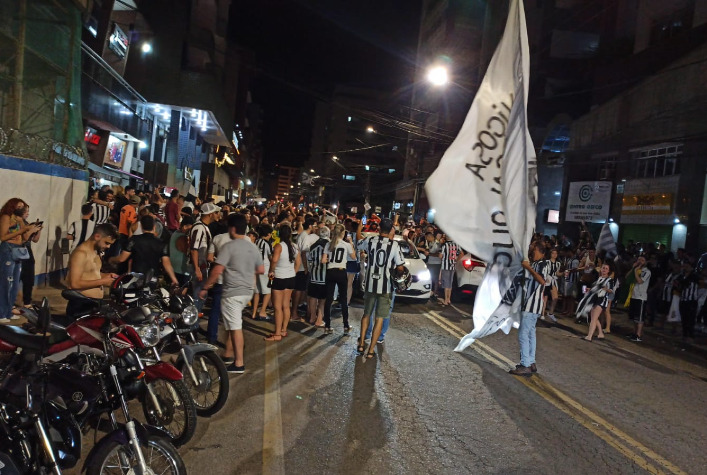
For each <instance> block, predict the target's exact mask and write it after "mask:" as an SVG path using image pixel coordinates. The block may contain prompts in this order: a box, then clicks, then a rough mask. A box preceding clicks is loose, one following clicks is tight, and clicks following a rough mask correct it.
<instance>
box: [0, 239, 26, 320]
mask: <svg viewBox="0 0 707 475" xmlns="http://www.w3.org/2000/svg"><path fill="white" fill-rule="evenodd" d="M13 247H20V246H19V245H17V244H10V243H9V242H3V243H0V318H10V317H12V307H13V306H14V305H15V300H17V295H18V294H19V293H20V287H21V286H22V281H21V280H20V274H21V273H22V261H16V260H14V259H13V258H12V248H13Z"/></svg>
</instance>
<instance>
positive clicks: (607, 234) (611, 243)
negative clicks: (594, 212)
mask: <svg viewBox="0 0 707 475" xmlns="http://www.w3.org/2000/svg"><path fill="white" fill-rule="evenodd" d="M599 251H605V252H606V258H607V259H613V258H614V257H616V254H617V252H616V241H615V240H614V235H613V234H612V233H611V228H610V227H609V223H606V224H605V225H604V226H602V228H601V232H600V233H599V240H598V241H597V253H598V252H599Z"/></svg>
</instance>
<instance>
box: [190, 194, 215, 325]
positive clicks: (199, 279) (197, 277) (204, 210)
mask: <svg viewBox="0 0 707 475" xmlns="http://www.w3.org/2000/svg"><path fill="white" fill-rule="evenodd" d="M220 209H221V208H219V207H218V206H216V205H215V204H213V203H204V204H203V205H201V217H200V219H199V221H197V222H196V224H194V226H193V227H192V228H191V232H190V234H189V243H190V250H189V255H190V257H191V263H192V266H193V267H194V282H193V289H194V300H195V304H196V308H198V309H199V311H201V310H202V308H203V307H204V301H203V300H202V299H201V298H200V297H199V293H200V292H201V289H202V286H203V285H204V282H205V281H206V278H207V277H208V268H209V262H208V251H209V246H210V245H211V239H212V237H211V231H209V224H211V223H212V222H213V221H214V219H215V217H216V213H217V212H218V211H219V210H220Z"/></svg>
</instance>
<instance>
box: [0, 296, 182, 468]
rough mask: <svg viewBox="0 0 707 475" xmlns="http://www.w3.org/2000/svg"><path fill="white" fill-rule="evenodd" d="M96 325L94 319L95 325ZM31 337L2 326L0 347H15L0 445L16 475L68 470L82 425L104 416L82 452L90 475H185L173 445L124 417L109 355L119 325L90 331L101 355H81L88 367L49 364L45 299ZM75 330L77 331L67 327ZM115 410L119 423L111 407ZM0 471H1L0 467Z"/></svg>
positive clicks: (116, 350)
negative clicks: (103, 426)
mask: <svg viewBox="0 0 707 475" xmlns="http://www.w3.org/2000/svg"><path fill="white" fill-rule="evenodd" d="M94 323H95V322H94ZM36 327H37V334H31V333H29V332H27V331H26V330H24V329H22V328H19V327H13V326H5V325H2V326H0V351H3V352H11V351H12V352H14V355H13V356H12V357H11V358H10V360H9V361H8V362H7V364H6V365H5V366H3V368H2V370H0V447H2V450H3V451H4V452H5V456H8V457H9V458H10V462H11V463H12V464H13V465H14V468H16V469H17V471H18V473H21V474H23V475H24V474H49V473H51V474H55V475H59V474H61V473H62V469H68V468H72V467H74V466H75V465H76V464H77V463H78V461H79V458H80V455H81V443H82V440H81V439H82V437H81V429H82V428H86V427H87V426H88V424H89V421H96V420H97V419H100V417H101V416H102V415H103V414H107V415H108V417H109V420H110V422H111V424H112V427H113V430H112V431H111V432H110V433H108V434H107V435H106V436H104V437H103V438H101V439H100V440H99V441H98V442H97V443H96V444H95V445H94V447H93V449H92V450H91V451H90V453H89V454H88V457H87V458H86V462H85V465H84V470H85V471H86V473H87V474H88V475H96V474H110V473H122V474H127V473H131V474H133V473H134V474H145V475H147V474H155V473H167V474H175V475H178V474H185V473H186V469H185V467H184V463H183V461H182V459H181V457H180V455H179V453H178V452H177V450H176V449H175V448H174V446H172V444H170V443H169V441H168V439H167V438H166V437H165V436H164V435H165V434H164V433H163V432H162V431H160V430H159V429H156V428H153V427H149V426H143V425H142V424H140V423H139V422H137V421H135V420H134V419H132V418H131V417H130V413H129V411H128V405H127V399H126V397H125V393H124V391H123V387H122V385H121V381H120V378H119V376H118V373H119V367H118V365H117V364H116V363H117V362H118V359H117V358H115V356H117V355H118V354H120V353H121V352H124V351H126V350H125V348H124V347H123V346H124V345H122V342H123V341H124V340H125V339H126V338H128V339H129V338H130V336H126V332H125V329H123V328H113V327H111V326H110V325H105V324H104V325H103V326H101V327H93V328H91V331H92V332H96V333H99V332H100V333H102V334H104V335H105V338H103V342H104V343H105V351H106V355H109V356H107V357H98V356H96V355H94V354H91V353H86V354H80V353H76V354H74V356H75V357H77V358H84V360H85V365H86V366H90V367H91V368H90V369H91V371H90V372H83V371H80V370H79V369H77V368H75V367H74V366H73V365H70V364H68V363H66V362H62V363H54V362H47V361H45V360H44V358H43V356H44V354H45V352H46V349H47V348H49V347H50V343H49V338H50V333H49V331H50V313H49V304H48V301H47V300H46V299H44V301H43V303H42V306H41V307H40V309H39V312H38V315H37V318H36ZM73 330H74V331H75V330H76V329H73ZM115 409H121V410H122V413H123V416H124V417H125V420H126V423H125V424H118V422H117V420H116V418H115V415H114V410H115ZM3 473H4V472H3Z"/></svg>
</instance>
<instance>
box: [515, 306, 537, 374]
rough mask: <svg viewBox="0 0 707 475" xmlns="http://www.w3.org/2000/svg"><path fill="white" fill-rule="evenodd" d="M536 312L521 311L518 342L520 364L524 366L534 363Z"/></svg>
mask: <svg viewBox="0 0 707 475" xmlns="http://www.w3.org/2000/svg"><path fill="white" fill-rule="evenodd" d="M537 322H538V314H537V313H529V312H523V316H522V317H521V319H520V328H518V343H519V344H520V364H522V365H523V366H525V367H528V366H530V365H531V364H533V363H535V346H536V341H535V324H536V323H537Z"/></svg>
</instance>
